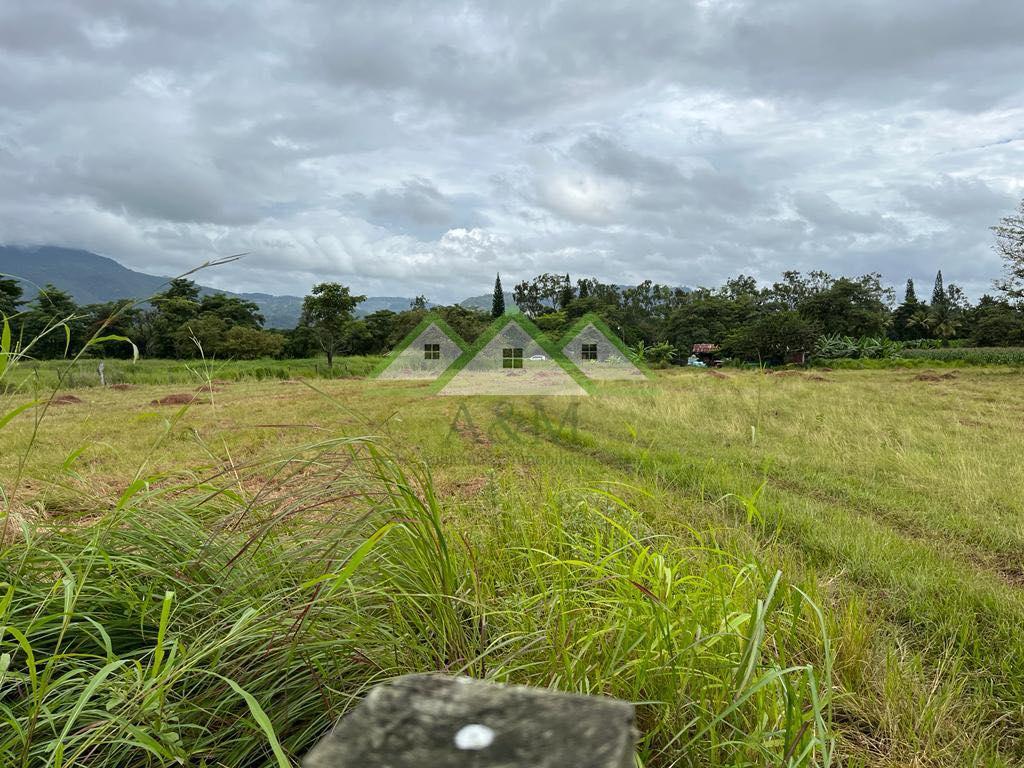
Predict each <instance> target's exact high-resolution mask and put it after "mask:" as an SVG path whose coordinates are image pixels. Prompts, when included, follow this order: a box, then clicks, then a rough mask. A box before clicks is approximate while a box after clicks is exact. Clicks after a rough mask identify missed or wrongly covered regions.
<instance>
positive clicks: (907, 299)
mask: <svg viewBox="0 0 1024 768" xmlns="http://www.w3.org/2000/svg"><path fill="white" fill-rule="evenodd" d="M903 303H904V304H917V291H915V290H914V281H913V279H910V280H907V291H906V293H904V294H903Z"/></svg>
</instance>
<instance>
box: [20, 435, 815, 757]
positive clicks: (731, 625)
mask: <svg viewBox="0 0 1024 768" xmlns="http://www.w3.org/2000/svg"><path fill="white" fill-rule="evenodd" d="M695 542H696V539H695ZM0 568H2V570H0V580H2V582H3V583H2V584H0V764H3V765H5V766H35V765H53V766H62V767H65V766H71V765H88V766H140V765H166V764H169V763H172V762H174V761H178V762H180V763H181V764H185V765H209V766H213V765H225V766H257V765H268V764H271V765H278V766H285V765H294V764H296V763H297V761H298V760H299V759H300V758H301V756H302V755H303V754H304V753H305V751H306V750H307V749H309V748H310V747H311V746H312V744H314V743H315V741H316V740H317V739H318V737H320V736H321V735H322V734H323V733H324V732H325V730H326V729H327V728H328V727H329V726H330V725H331V724H332V722H334V721H335V720H336V718H338V717H339V716H340V715H341V714H343V713H344V712H345V711H346V710H347V709H348V708H350V707H351V706H353V705H354V704H355V702H356V701H357V700H358V699H359V697H360V696H362V695H363V694H364V693H365V692H366V690H367V689H368V688H369V687H370V686H371V685H373V684H374V683H376V682H379V681H382V680H384V679H387V678H390V677H392V676H395V675H399V674H403V673H406V672H413V671H425V670H444V671H448V672H452V673H464V674H471V675H475V676H479V677H486V678H490V679H494V680H501V681H514V682H520V683H529V684H533V685H539V686H551V687H554V688H559V689H563V690H570V691H581V692H586V693H596V694H609V695H614V696H619V697H622V698H625V699H628V700H631V701H634V702H636V703H637V704H638V705H639V707H640V722H639V725H640V727H641V729H642V731H643V737H642V741H641V743H640V747H639V753H640V759H641V760H642V761H643V763H644V764H645V765H658V766H669V765H673V766H674V765H751V764H758V765H819V764H820V765H825V764H828V763H829V762H830V761H831V755H832V741H831V739H832V727H831V723H830V712H831V701H830V691H831V683H830V669H831V661H830V659H831V652H830V649H829V644H828V640H827V638H826V637H825V636H824V635H823V630H822V627H823V625H824V620H823V617H822V616H821V615H820V614H819V612H818V610H817V608H816V607H815V606H814V605H813V604H812V603H811V602H810V601H809V600H808V599H807V598H806V597H805V595H804V594H803V593H802V592H800V590H798V589H797V588H796V587H794V586H792V585H789V584H787V583H786V582H785V581H784V580H783V579H782V577H781V576H780V575H779V574H778V573H775V572H772V571H764V570H762V569H761V568H759V567H758V566H757V565H756V564H755V563H746V562H742V561H738V560H736V559H734V558H733V557H731V556H729V555H727V554H726V553H724V552H721V551H719V550H718V549H716V548H715V547H714V546H710V545H707V544H697V543H694V544H693V545H687V544H685V543H683V542H680V541H679V540H677V539H667V538H662V537H658V536H655V535H653V533H652V532H651V531H650V530H649V529H648V527H647V526H646V524H645V523H644V517H643V515H642V510H639V509H637V508H635V507H634V506H631V505H629V504H626V503H625V502H624V501H622V499H621V498H620V497H619V496H617V495H616V494H615V493H613V492H610V490H609V489H607V488H606V489H590V490H587V489H576V490H566V489H557V488H552V489H551V490H550V493H549V494H548V496H547V502H546V503H545V504H544V505H543V506H542V508H540V509H524V508H523V506H522V504H521V503H520V502H518V500H517V499H516V498H515V497H514V496H502V495H500V494H498V495H496V496H495V498H494V504H493V509H492V510H491V511H490V514H488V515H486V516H484V517H483V518H481V517H480V516H479V515H469V514H467V513H465V512H464V511H463V510H461V509H460V508H459V507H458V506H457V505H449V504H446V502H445V500H444V499H441V498H439V497H438V496H437V494H436V492H435V490H434V484H433V482H432V480H431V477H430V474H429V472H428V471H427V470H426V468H424V467H422V466H419V465H417V464H415V463H409V462H406V461H404V460H400V459H399V458H397V457H396V456H394V455H392V454H390V453H388V452H387V451H385V450H383V449H382V448H381V447H380V446H378V445H376V444H375V443H374V442H372V441H368V440H364V439H341V438H339V439H334V440H329V441H326V442H322V443H318V444H314V445H309V446H305V447H303V448H301V449H299V450H297V451H294V452H290V453H288V454H282V455H278V456H267V457H264V458H263V459H261V460H259V461H254V462H253V463H251V464H249V465H246V466H231V467H228V468H221V469H219V470H217V471H210V472H207V473H206V474H204V475H203V476H201V477H200V476H196V477H193V478H187V479H186V478H180V479H179V480H178V481H177V482H169V481H167V480H164V481H159V482H158V481H157V480H156V479H155V478H152V479H150V482H146V479H145V478H143V479H142V480H141V481H140V482H137V483H133V484H132V487H131V488H129V489H128V490H126V492H125V494H124V495H123V496H122V498H121V500H120V501H119V503H118V504H117V507H116V509H115V510H114V511H113V512H110V513H108V514H107V515H106V516H104V517H102V518H100V519H99V520H92V521H88V520H75V519H59V520H49V521H45V522H37V523H35V524H29V523H22V524H21V530H20V535H19V536H17V537H12V538H11V539H10V540H9V542H8V543H7V544H6V545H4V546H3V548H2V550H0Z"/></svg>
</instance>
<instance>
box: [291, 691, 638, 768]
mask: <svg viewBox="0 0 1024 768" xmlns="http://www.w3.org/2000/svg"><path fill="white" fill-rule="evenodd" d="M633 715H634V713H633V705H632V704H629V703H627V702H624V701H619V700H617V699H608V698H601V697H597V696H577V695H572V694H565V693H557V692H555V691H549V690H545V689H540V688H529V687H526V686H520V685H499V684H497V683H489V682H485V681H482V680H474V679H472V678H468V677H450V676H446V675H434V674H426V675H406V676H404V677H399V678H396V679H394V680H392V681H390V682H387V683H384V684H383V685H379V686H377V687H376V688H374V689H373V690H371V691H370V693H369V694H368V695H367V697H366V698H365V699H364V700H363V702H362V703H361V704H360V705H359V706H357V707H356V708H355V709H354V710H352V711H351V712H350V713H349V714H347V715H346V716H345V717H343V718H342V719H341V720H340V721H339V722H338V724H337V725H336V726H335V727H334V729H333V730H332V731H331V732H330V733H328V734H327V735H326V736H325V737H324V738H323V739H322V740H321V741H320V743H319V744H317V746H316V747H314V748H313V750H312V751H311V752H310V753H309V755H307V756H306V759H305V760H304V762H303V768H356V766H358V767H359V768H384V767H385V766H387V767H388V768H470V767H471V768H499V767H500V768H556V766H557V768H573V767H574V766H575V767H577V768H632V767H633V766H634V764H635V762H634V745H635V742H636V737H637V732H636V729H635V728H634V726H633Z"/></svg>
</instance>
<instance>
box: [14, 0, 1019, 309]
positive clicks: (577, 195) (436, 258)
mask: <svg viewBox="0 0 1024 768" xmlns="http://www.w3.org/2000/svg"><path fill="white" fill-rule="evenodd" d="M1022 30H1024V2H1020V0H898V1H897V0H695V1H694V2H687V0H670V1H668V2H641V1H637V0H632V1H630V0H620V1H615V2H604V1H603V0H570V1H566V2H529V1H527V0H507V2H499V1H497V0H496V1H495V2H475V3H457V2H442V1H441V0H431V1H430V2H380V0H376V1H373V2H365V3H363V2H347V1H345V0H341V1H337V0H324V1H323V2H317V1H316V0H301V1H299V0H297V1H295V2H285V0H241V1H240V2H237V3H236V2H224V1H217V2H189V3H171V2H160V1H159V0H139V2H128V0H102V1H101V0H95V1H94V2H87V1H86V0H65V1H64V2H59V1H52V2H51V1H50V0H0V242H3V243H8V244H15V243H48V244H58V245H66V246H71V247H81V248H87V249H90V250H93V251H96V252H99V253H102V254H104V255H108V256H111V257H113V258H116V259H118V260H119V261H121V262H122V263H124V264H126V265H128V266H130V267H133V268H136V269H140V270H143V271H148V272H154V273H158V274H174V273H177V272H180V271H183V270H185V269H188V268H190V267H192V266H195V265H196V264H198V263H200V262H202V261H204V260H206V259H209V258H214V257H216V256H221V255H227V254H231V253H235V252H239V251H250V252H251V255H250V256H248V257H247V258H246V259H245V261H244V262H243V263H242V264H239V265H232V266H229V267H225V268H221V269H219V270H216V271H211V272H209V273H207V274H205V275H203V277H202V281H203V282H205V283H207V284H211V285H216V286H218V287H222V288H227V289H233V290H262V291H267V292H272V293H297V294H302V293H304V292H305V291H306V290H307V289H308V288H309V287H310V285H311V284H313V283H314V282H318V281H323V280H339V281H342V282H345V283H348V284H350V285H352V286H353V287H354V288H356V289H357V290H358V291H360V292H364V293H368V294H370V295H413V294H418V293H425V294H426V295H427V296H428V297H429V298H431V299H433V300H452V299H459V298H463V297H465V296H467V295H472V294H480V293H486V292H489V290H490V287H491V285H493V280H494V273H495V272H496V271H499V270H500V271H501V273H502V274H503V275H505V276H506V280H505V282H506V287H510V286H511V283H512V282H513V281H514V280H515V279H520V278H523V277H528V276H531V275H534V274H537V273H539V272H542V271H558V272H570V273H572V274H573V275H574V276H584V275H594V276H597V277H599V278H602V279H604V280H607V281H614V282H618V283H629V282H634V281H638V280H641V279H644V278H651V279H653V280H656V281H659V282H665V283H671V284H682V285H711V284H717V283H719V282H721V281H722V280H723V279H724V278H726V277H728V276H730V275H735V274H738V273H740V272H743V273H746V274H752V275H754V276H756V277H758V278H759V279H761V280H764V281H771V280H773V279H774V278H776V277H777V276H778V274H779V273H780V272H781V271H782V270H784V269H790V268H793V269H802V270H810V269H816V268H817V269H825V270H828V271H832V272H834V273H848V274H860V273H863V272H867V271H874V270H877V271H880V272H882V273H883V274H884V276H885V277H886V279H887V280H888V281H890V282H892V283H894V284H902V282H903V280H905V279H906V277H907V276H913V277H915V278H918V279H920V280H923V281H925V283H926V284H925V285H923V286H920V288H922V289H923V291H924V292H927V291H928V285H929V284H930V280H931V278H932V276H933V275H934V272H935V269H936V268H939V267H941V268H942V269H943V272H944V274H945V275H946V277H947V280H949V279H952V280H955V281H957V282H960V283H961V284H963V285H964V286H966V287H967V288H968V290H969V292H970V293H971V294H973V295H975V296H977V295H979V294H980V293H981V292H983V291H984V290H986V289H988V287H989V286H990V284H991V281H992V279H993V278H994V277H995V276H996V275H997V274H998V272H999V260H998V258H997V257H996V255H995V254H994V253H993V252H992V249H991V243H992V238H991V234H990V232H989V231H988V227H989V226H990V225H992V224H994V223H995V222H996V221H997V220H998V219H999V217H1001V216H1003V215H1005V214H1007V213H1009V212H1010V211H1011V210H1012V209H1013V208H1014V206H1015V205H1016V203H1017V202H1018V201H1019V200H1020V199H1021V198H1022V197H1024V76H1022V73H1024V35H1022V33H1021V31H1022Z"/></svg>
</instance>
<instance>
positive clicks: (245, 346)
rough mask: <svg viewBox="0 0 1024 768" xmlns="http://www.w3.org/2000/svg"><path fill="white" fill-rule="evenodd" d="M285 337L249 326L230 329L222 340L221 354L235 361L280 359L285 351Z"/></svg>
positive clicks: (237, 326)
mask: <svg viewBox="0 0 1024 768" xmlns="http://www.w3.org/2000/svg"><path fill="white" fill-rule="evenodd" d="M284 343H285V340H284V335H283V334H281V333H275V332H274V331H264V330H261V329H259V328H253V327H251V326H247V325H236V326H234V327H233V328H230V329H229V330H228V331H227V332H226V333H225V334H224V336H223V338H222V339H221V340H220V345H219V346H220V354H221V356H222V357H230V358H233V359H235V360H256V359H258V358H261V357H278V356H280V354H281V352H282V350H283V349H284Z"/></svg>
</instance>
